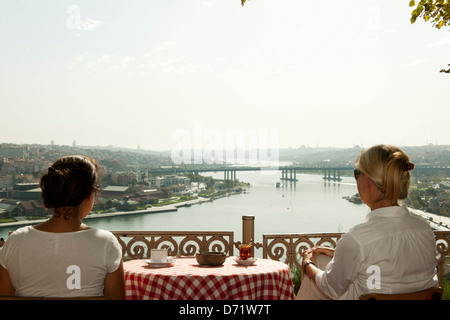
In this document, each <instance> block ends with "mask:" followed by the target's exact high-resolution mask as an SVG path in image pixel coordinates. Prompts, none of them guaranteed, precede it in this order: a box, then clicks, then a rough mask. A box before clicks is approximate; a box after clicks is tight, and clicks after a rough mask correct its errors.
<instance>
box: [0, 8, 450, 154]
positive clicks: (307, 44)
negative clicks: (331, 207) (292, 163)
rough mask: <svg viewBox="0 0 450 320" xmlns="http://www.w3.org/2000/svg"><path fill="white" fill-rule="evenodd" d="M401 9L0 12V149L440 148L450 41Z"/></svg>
mask: <svg viewBox="0 0 450 320" xmlns="http://www.w3.org/2000/svg"><path fill="white" fill-rule="evenodd" d="M408 3H409V0H404V1H400V0H396V1H392V0H384V1H376V0H372V1H363V0H344V1H331V0H326V1H303V0H283V1H279V0H250V1H247V3H246V5H245V7H241V4H240V0H146V1H115V0H104V1H92V0H86V1H77V0H72V1H63V0H59V1H48V0H40V1H21V0H15V1H5V0H3V1H1V2H0V43H1V50H0V108H1V109H0V110H1V115H2V117H1V118H2V121H1V133H0V142H11V143H39V144H49V143H50V141H51V140H54V142H55V144H66V145H71V144H72V142H73V141H74V140H75V141H76V143H77V144H78V145H94V146H95V145H101V146H106V145H114V146H118V147H130V148H136V147H137V146H140V148H141V149H151V150H170V149H172V148H174V146H176V145H179V144H180V141H183V143H186V142H189V141H190V142H191V143H192V145H193V146H194V145H195V144H197V145H202V143H203V145H205V144H207V143H208V142H211V141H212V140H214V139H216V141H215V143H218V140H220V139H221V140H223V141H224V144H226V142H225V141H226V139H227V138H229V136H230V132H246V133H249V132H250V133H255V132H258V134H260V135H258V139H260V140H258V141H261V140H262V139H263V136H264V135H265V136H266V138H267V139H272V138H271V137H278V138H276V139H278V142H277V144H278V145H279V146H280V147H282V148H284V147H293V148H297V147H299V146H301V145H309V146H314V147H315V146H317V145H318V146H320V147H325V146H336V147H352V146H353V145H355V144H358V145H363V146H364V147H368V146H370V145H373V144H376V143H392V144H397V145H424V144H426V143H436V142H437V143H438V144H450V134H449V129H448V127H449V115H450V111H449V110H450V108H449V107H450V103H449V98H448V97H449V88H450V74H445V73H439V70H440V69H443V68H448V66H447V65H448V64H449V63H450V54H449V53H450V32H449V30H448V29H447V30H437V29H435V28H433V27H432V25H431V23H425V22H422V21H418V22H417V23H416V24H414V25H411V23H410V12H411V10H412V9H411V8H410V7H409V6H408ZM233 130H234V131H233ZM238 130H242V131H238ZM273 139H275V138H273ZM219 142H220V141H219ZM219 144H220V143H219Z"/></svg>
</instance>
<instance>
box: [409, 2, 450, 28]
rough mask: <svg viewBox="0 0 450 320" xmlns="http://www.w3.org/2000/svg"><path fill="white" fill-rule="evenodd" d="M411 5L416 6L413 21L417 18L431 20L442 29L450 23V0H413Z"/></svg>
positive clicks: (412, 14) (412, 13)
mask: <svg viewBox="0 0 450 320" xmlns="http://www.w3.org/2000/svg"><path fill="white" fill-rule="evenodd" d="M409 6H410V7H415V8H414V10H413V11H412V12H411V23H414V22H416V20H417V18H423V19H424V20H425V21H431V23H432V24H433V26H434V27H436V28H438V29H440V28H442V27H444V26H448V25H450V0H420V1H418V2H417V4H416V1H415V0H411V1H410V2H409Z"/></svg>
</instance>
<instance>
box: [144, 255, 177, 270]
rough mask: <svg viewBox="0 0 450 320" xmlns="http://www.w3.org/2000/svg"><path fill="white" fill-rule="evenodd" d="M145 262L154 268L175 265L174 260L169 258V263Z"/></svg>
mask: <svg viewBox="0 0 450 320" xmlns="http://www.w3.org/2000/svg"><path fill="white" fill-rule="evenodd" d="M145 262H146V263H148V265H149V266H150V267H152V268H166V267H171V266H172V265H173V258H172V257H168V258H167V262H152V260H145Z"/></svg>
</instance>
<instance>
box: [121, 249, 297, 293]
mask: <svg viewBox="0 0 450 320" xmlns="http://www.w3.org/2000/svg"><path fill="white" fill-rule="evenodd" d="M234 259H235V257H227V259H226V260H225V263H224V264H223V266H218V267H211V266H200V265H199V264H198V263H197V260H196V259H195V258H177V259H174V262H173V266H171V267H165V268H152V267H150V266H149V265H148V263H146V262H145V261H146V260H131V261H127V262H125V263H124V269H125V289H126V299H127V300H292V299H294V298H295V297H294V287H293V284H292V279H291V273H290V270H289V267H288V266H287V265H286V264H285V263H282V262H278V261H273V260H266V259H258V260H257V261H256V262H255V264H254V265H252V266H240V265H238V264H237V263H236V262H235V261H234Z"/></svg>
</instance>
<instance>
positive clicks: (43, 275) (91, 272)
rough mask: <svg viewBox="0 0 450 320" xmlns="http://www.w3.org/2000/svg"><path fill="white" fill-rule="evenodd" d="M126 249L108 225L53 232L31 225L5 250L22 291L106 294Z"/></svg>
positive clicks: (0, 255)
mask: <svg viewBox="0 0 450 320" xmlns="http://www.w3.org/2000/svg"><path fill="white" fill-rule="evenodd" d="M121 258H122V249H121V246H120V244H119V242H118V241H117V239H116V237H115V236H114V235H113V234H112V233H111V232H109V231H105V230H99V229H88V230H82V231H77V232H67V233H53V232H45V231H40V230H37V229H35V228H33V227H31V226H26V227H23V228H20V229H18V230H16V231H15V232H14V233H12V234H11V235H10V236H9V237H8V240H7V241H6V242H5V244H4V246H3V248H2V249H1V252H0V264H1V265H2V266H3V267H4V268H5V269H7V270H8V273H9V277H10V279H11V283H12V285H13V286H14V289H15V294H16V295H17V296H26V297H61V298H62V297H77V296H102V295H103V289H104V282H105V278H106V275H107V274H109V273H111V272H113V271H115V270H117V268H118V267H119V266H120V261H121Z"/></svg>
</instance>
